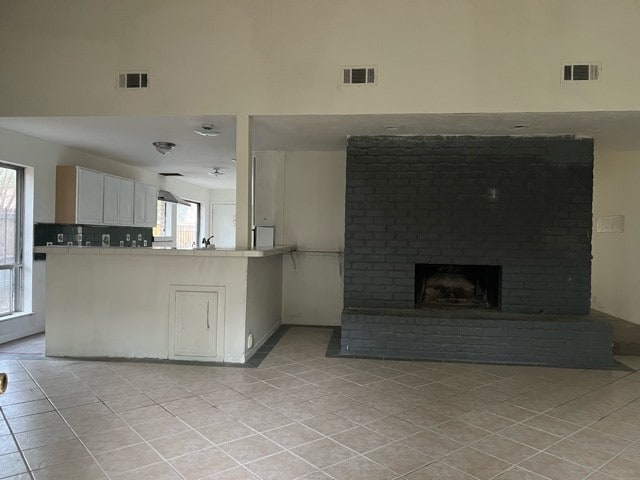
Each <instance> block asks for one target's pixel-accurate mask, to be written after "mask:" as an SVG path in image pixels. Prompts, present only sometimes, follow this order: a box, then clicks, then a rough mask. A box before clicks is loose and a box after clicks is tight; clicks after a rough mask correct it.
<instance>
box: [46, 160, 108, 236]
mask: <svg viewBox="0 0 640 480" xmlns="http://www.w3.org/2000/svg"><path fill="white" fill-rule="evenodd" d="M103 209H104V175H103V174H102V173H100V172H95V171H93V170H88V169H86V168H82V167H68V166H58V167H57V168H56V223H87V224H101V223H102V222H103Z"/></svg>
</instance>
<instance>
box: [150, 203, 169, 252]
mask: <svg viewBox="0 0 640 480" xmlns="http://www.w3.org/2000/svg"><path fill="white" fill-rule="evenodd" d="M157 208H158V216H157V218H158V220H157V224H156V226H155V227H153V239H154V240H155V241H161V242H162V241H170V240H171V239H172V234H171V220H172V218H173V215H172V213H173V209H172V204H171V203H168V202H165V201H163V200H158V203H157Z"/></svg>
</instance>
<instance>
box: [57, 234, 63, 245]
mask: <svg viewBox="0 0 640 480" xmlns="http://www.w3.org/2000/svg"><path fill="white" fill-rule="evenodd" d="M57 237H58V243H62V242H64V233H59V234H58V235H57Z"/></svg>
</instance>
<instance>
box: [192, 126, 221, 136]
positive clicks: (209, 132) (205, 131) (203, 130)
mask: <svg viewBox="0 0 640 480" xmlns="http://www.w3.org/2000/svg"><path fill="white" fill-rule="evenodd" d="M193 133H197V134H198V135H202V136H203V137H217V136H218V135H220V132H219V131H218V130H216V128H215V127H214V126H213V125H212V124H210V123H203V124H202V126H201V127H200V128H197V129H195V130H194V131H193Z"/></svg>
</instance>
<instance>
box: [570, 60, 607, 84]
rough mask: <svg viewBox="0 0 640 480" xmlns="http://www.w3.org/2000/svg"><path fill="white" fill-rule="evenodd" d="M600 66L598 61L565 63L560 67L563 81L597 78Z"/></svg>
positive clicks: (600, 69)
mask: <svg viewBox="0 0 640 480" xmlns="http://www.w3.org/2000/svg"><path fill="white" fill-rule="evenodd" d="M601 71H602V66H601V65H600V63H598V62H590V63H576V64H565V65H564V66H563V68H562V80H563V81H564V82H574V81H576V82H578V81H584V80H599V79H600V73H601Z"/></svg>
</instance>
